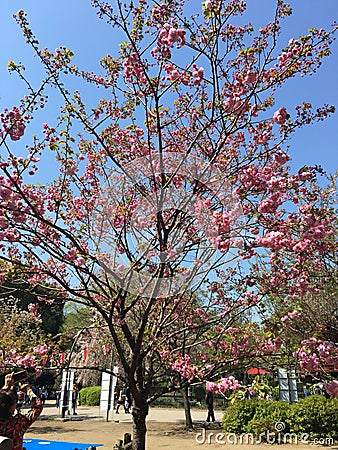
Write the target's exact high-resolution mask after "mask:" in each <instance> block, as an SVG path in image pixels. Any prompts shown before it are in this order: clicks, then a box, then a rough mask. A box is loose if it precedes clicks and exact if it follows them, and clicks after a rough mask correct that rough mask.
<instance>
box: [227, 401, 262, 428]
mask: <svg viewBox="0 0 338 450" xmlns="http://www.w3.org/2000/svg"><path fill="white" fill-rule="evenodd" d="M259 403H260V400H255V399H250V400H239V401H237V402H234V403H232V404H231V405H230V406H228V408H227V409H226V410H225V413H224V416H223V429H224V431H226V432H228V433H243V432H246V427H247V425H248V423H249V422H250V420H251V419H252V418H253V417H254V415H255V412H256V410H257V407H258V404H259Z"/></svg>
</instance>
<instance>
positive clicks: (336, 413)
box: [288, 395, 338, 439]
mask: <svg viewBox="0 0 338 450" xmlns="http://www.w3.org/2000/svg"><path fill="white" fill-rule="evenodd" d="M288 422H289V426H290V431H291V432H294V433H297V434H298V435H300V434H302V433H307V434H309V435H310V437H311V438H323V437H328V438H334V439H338V398H330V399H326V398H325V397H324V396H322V395H311V396H310V397H306V398H303V399H301V400H300V401H299V402H298V403H296V404H294V405H292V406H291V408H290V414H289V420H288Z"/></svg>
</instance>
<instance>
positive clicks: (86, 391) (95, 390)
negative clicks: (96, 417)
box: [78, 386, 101, 406]
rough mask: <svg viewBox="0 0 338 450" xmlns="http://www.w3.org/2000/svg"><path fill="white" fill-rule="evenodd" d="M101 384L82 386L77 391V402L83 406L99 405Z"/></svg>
mask: <svg viewBox="0 0 338 450" xmlns="http://www.w3.org/2000/svg"><path fill="white" fill-rule="evenodd" d="M100 395H101V386H92V387H87V388H83V389H81V390H80V392H79V398H78V402H79V405H83V406H99V405H100Z"/></svg>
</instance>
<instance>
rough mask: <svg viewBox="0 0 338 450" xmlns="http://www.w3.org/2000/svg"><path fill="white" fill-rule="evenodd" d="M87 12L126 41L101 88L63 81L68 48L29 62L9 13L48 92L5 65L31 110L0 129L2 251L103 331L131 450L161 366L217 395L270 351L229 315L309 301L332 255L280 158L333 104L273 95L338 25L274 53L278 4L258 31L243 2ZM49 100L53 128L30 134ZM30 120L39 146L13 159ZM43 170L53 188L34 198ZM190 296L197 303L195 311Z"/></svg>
mask: <svg viewBox="0 0 338 450" xmlns="http://www.w3.org/2000/svg"><path fill="white" fill-rule="evenodd" d="M92 3H93V6H94V7H95V8H96V9H97V12H98V15H99V17H100V18H101V19H102V20H105V21H106V22H108V24H109V25H110V26H111V28H112V33H114V36H121V41H122V43H121V44H120V46H117V47H116V49H114V51H112V53H113V54H112V55H110V54H108V55H106V56H104V57H103V58H102V59H101V66H102V73H91V72H88V71H85V70H83V69H82V68H79V67H77V66H76V65H75V64H73V62H72V58H73V52H72V51H71V50H69V49H67V48H64V47H60V48H58V49H56V50H55V51H50V50H48V49H46V48H41V47H40V44H39V42H38V40H37V38H36V37H35V36H34V34H33V32H32V30H31V29H30V26H29V22H28V19H27V17H26V14H25V12H24V11H22V10H20V11H19V12H18V13H17V15H16V20H17V22H18V24H19V26H20V27H21V29H22V31H23V34H24V36H25V39H26V41H27V43H28V45H30V46H31V48H32V49H33V51H34V53H35V55H36V56H37V58H38V59H39V60H40V62H41V64H42V66H43V67H44V69H45V72H46V77H45V79H43V80H42V81H41V85H40V87H39V88H37V89H35V88H33V87H32V86H31V84H30V83H29V80H27V79H26V77H25V72H24V67H23V66H22V65H21V64H18V63H16V62H14V61H10V62H9V64H8V68H9V70H10V71H12V72H15V73H17V74H18V76H19V78H20V79H21V80H22V81H23V82H24V83H26V86H27V95H26V96H25V97H24V98H23V99H22V101H21V103H20V104H19V105H16V106H14V107H12V108H11V109H10V108H8V109H5V110H4V111H3V113H2V115H1V124H2V131H1V138H0V139H1V141H0V145H1V162H0V169H1V171H2V174H1V175H0V176H1V187H0V197H1V204H0V228H1V231H0V238H1V250H2V258H3V259H4V260H5V261H6V262H7V264H9V265H11V266H17V265H20V267H21V270H22V271H23V272H24V273H25V276H26V277H27V279H28V280H29V283H30V284H33V285H34V284H39V283H44V282H48V283H53V286H55V288H56V289H59V291H60V292H61V293H63V292H64V293H67V295H69V296H70V298H71V299H72V300H73V301H75V302H78V303H80V304H84V305H87V306H88V305H90V307H91V308H92V309H93V310H94V311H95V314H96V317H97V323H98V324H102V325H104V326H105V327H107V328H108V330H109V334H110V337H111V339H112V341H113V343H114V346H115V350H116V354H117V355H118V361H117V362H118V363H119V364H120V366H121V373H122V374H123V375H122V376H123V379H124V381H125V382H126V383H127V384H128V385H129V387H130V390H131V394H132V396H133V401H134V406H133V424H134V440H133V448H135V449H139V450H141V449H144V448H145V437H146V416H147V413H148V408H149V404H151V402H152V401H153V399H154V398H155V397H154V396H152V395H151V393H152V390H153V386H154V384H155V383H156V379H157V377H158V376H159V375H162V374H163V371H164V370H165V368H168V369H169V370H175V371H176V372H177V373H178V374H179V375H180V376H181V377H182V378H183V379H186V380H187V382H191V381H192V380H197V381H199V382H201V381H202V380H208V379H210V377H214V381H215V377H216V376H218V374H220V371H223V373H225V374H230V373H231V370H233V368H234V367H236V366H238V364H239V363H240V362H242V361H243V360H245V359H248V358H249V357H250V356H255V357H258V356H259V355H269V354H272V353H273V352H275V351H277V350H278V349H279V348H280V347H281V342H280V340H279V339H278V337H277V336H273V335H265V334H264V333H262V329H260V327H259V326H257V325H256V324H249V323H248V324H247V325H246V326H244V327H240V326H236V324H237V323H239V322H238V320H239V318H240V317H243V316H244V317H245V316H247V315H249V314H250V312H251V311H255V310H256V308H257V307H258V306H259V303H260V302H261V301H262V299H264V297H265V296H266V295H268V294H269V293H275V294H278V293H280V292H283V293H284V294H285V295H288V296H289V298H291V299H292V298H295V297H299V296H302V295H304V294H308V293H309V292H313V293H315V292H316V290H317V289H318V286H317V285H316V283H313V281H312V278H311V274H312V273H313V272H314V271H318V270H320V269H321V267H322V266H321V264H322V255H323V254H325V253H328V252H332V251H333V249H334V247H335V241H334V239H333V238H332V236H333V220H334V218H333V215H332V211H331V210H330V209H329V208H325V207H321V208H319V207H316V206H315V204H316V200H317V199H318V198H319V197H320V195H321V193H320V191H319V190H316V189H314V188H313V183H312V182H313V181H314V179H315V177H316V169H315V168H313V167H302V168H301V169H299V171H298V172H297V171H296V173H293V172H292V171H291V169H290V166H289V165H288V161H289V159H290V156H289V155H288V153H287V148H286V145H285V143H286V141H287V140H288V139H289V138H290V136H291V135H292V133H294V131H295V130H297V129H298V128H299V127H301V126H303V125H306V124H312V123H313V122H316V121H321V120H323V119H325V118H326V117H328V116H329V115H330V114H331V113H332V112H334V107H333V106H330V105H323V106H321V107H319V108H317V109H316V108H313V107H312V105H311V104H310V103H309V102H304V103H302V104H301V105H295V108H294V109H290V108H286V107H285V105H283V104H278V103H277V101H276V100H275V98H276V93H277V92H278V91H279V90H280V89H281V88H283V85H284V83H285V82H286V81H292V79H293V78H298V77H301V76H307V75H312V74H314V73H315V72H316V71H317V69H318V68H319V67H320V65H321V63H322V60H323V58H325V57H326V56H328V55H329V54H330V45H331V43H332V40H333V36H334V33H335V31H336V28H335V27H333V28H332V29H330V30H323V29H316V28H313V29H311V30H309V32H308V34H307V35H303V36H300V37H291V39H290V40H289V41H288V42H283V41H281V39H282V38H281V29H282V28H281V27H282V24H283V21H284V20H287V17H288V16H289V15H291V14H292V10H291V7H290V6H289V5H287V4H286V3H284V2H283V1H282V0H278V1H276V10H275V16H274V17H273V18H272V21H271V22H270V23H268V24H266V25H265V26H262V27H261V28H259V29H258V30H257V32H255V31H254V29H253V27H252V26H251V25H248V24H245V21H244V19H243V20H242V19H241V16H242V15H245V10H246V5H245V2H244V1H241V0H231V1H229V2H224V1H219V0H210V1H209V0H208V1H206V2H204V3H202V4H201V5H198V7H197V5H196V2H189V1H184V0H165V1H163V2H162V3H157V2H154V1H146V0H139V1H138V2H131V1H126V2H121V1H120V0H115V1H112V2H111V3H104V2H101V1H98V0H93V1H92ZM191 3H194V8H193V10H194V11H195V12H196V14H194V15H193V16H192V17H190V18H188V11H189V7H190V6H191ZM196 8H197V9H198V10H196ZM236 16H237V17H236ZM234 18H236V20H234ZM234 23H243V25H234ZM69 77H77V79H78V84H79V86H82V83H86V88H87V89H88V88H90V87H91V86H92V87H93V88H95V89H99V92H103V93H102V94H101V99H100V101H99V102H98V104H95V105H90V104H87V103H86V102H85V101H84V100H83V98H84V93H83V92H82V91H80V90H79V91H76V92H73V93H72V92H70V88H69V87H67V81H68V79H69ZM51 88H56V90H57V92H58V93H59V94H60V98H61V100H62V108H61V113H60V115H59V117H58V118H57V119H56V120H55V122H54V123H44V124H37V123H36V122H32V121H33V120H34V116H35V115H36V111H37V110H38V109H40V108H43V107H44V106H45V104H46V102H48V93H49V91H50V89H51ZM31 122H32V123H34V124H35V127H36V130H37V132H36V134H35V135H34V136H33V138H32V141H31V143H30V144H28V145H27V147H26V148H25V149H23V146H22V145H20V143H21V142H24V140H25V139H27V138H28V136H27V125H28V124H29V123H31ZM39 129H40V130H41V132H39V131H38V130H39ZM17 141H18V142H17ZM46 161H47V162H48V161H53V164H55V166H53V167H57V170H58V173H55V172H54V173H51V175H50V180H49V181H47V182H45V183H43V184H42V183H41V182H39V174H40V173H41V165H42V164H43V163H46ZM257 258H264V261H265V263H264V267H265V271H264V273H263V274H262V278H264V285H262V283H258V282H257V279H256V277H255V266H254V264H253V263H254V262H255V261H256V259H257ZM288 260H292V262H293V264H292V265H288V264H287V263H286V261H288ZM5 279H6V274H3V275H2V280H5ZM201 286H203V287H204V288H205V289H207V292H208V295H207V296H205V299H204V301H203V302H202V304H201V305H196V297H195V292H196V291H198V290H199V288H201ZM216 369H217V370H216ZM226 380H227V378H223V381H222V382H221V385H222V386H227V385H228V384H229V382H228V381H226ZM230 384H231V383H230Z"/></svg>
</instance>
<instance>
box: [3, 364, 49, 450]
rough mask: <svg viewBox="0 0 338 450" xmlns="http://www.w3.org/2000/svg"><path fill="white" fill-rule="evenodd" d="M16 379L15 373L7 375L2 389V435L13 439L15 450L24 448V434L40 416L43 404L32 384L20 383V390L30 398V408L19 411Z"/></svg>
mask: <svg viewBox="0 0 338 450" xmlns="http://www.w3.org/2000/svg"><path fill="white" fill-rule="evenodd" d="M14 385H15V380H14V377H13V373H10V374H8V375H6V376H5V385H4V386H3V388H2V389H1V391H0V435H1V436H5V437H7V438H10V439H12V441H13V450H23V448H22V442H23V436H24V434H25V432H26V431H27V430H28V428H29V427H30V426H31V425H32V423H34V422H35V421H36V419H37V418H38V417H39V416H40V414H41V412H42V409H43V404H42V401H41V400H40V399H39V398H38V397H37V396H36V395H35V394H34V392H33V390H32V388H31V386H30V384H28V383H22V384H20V390H21V391H23V392H24V393H26V394H27V396H28V397H29V400H30V409H29V410H28V411H27V412H26V414H21V413H17V414H15V415H14V411H15V409H16V402H17V396H16V393H15V390H14Z"/></svg>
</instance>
